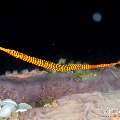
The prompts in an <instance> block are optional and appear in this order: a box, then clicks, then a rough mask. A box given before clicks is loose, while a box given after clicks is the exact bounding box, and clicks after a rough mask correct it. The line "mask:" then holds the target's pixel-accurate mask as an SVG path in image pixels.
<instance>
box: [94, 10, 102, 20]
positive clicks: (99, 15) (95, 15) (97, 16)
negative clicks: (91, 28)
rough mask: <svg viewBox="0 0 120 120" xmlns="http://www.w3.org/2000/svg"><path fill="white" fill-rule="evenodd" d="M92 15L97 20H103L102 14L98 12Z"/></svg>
mask: <svg viewBox="0 0 120 120" xmlns="http://www.w3.org/2000/svg"><path fill="white" fill-rule="evenodd" d="M92 17H93V20H94V21H95V22H100V21H101V20H102V15H101V14H100V13H98V12H97V13H94V14H93V16H92Z"/></svg>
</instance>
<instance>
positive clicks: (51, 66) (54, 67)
mask: <svg viewBox="0 0 120 120" xmlns="http://www.w3.org/2000/svg"><path fill="white" fill-rule="evenodd" d="M0 50H1V51H4V52H6V53H8V54H9V55H11V56H13V57H15V58H18V59H21V60H23V61H26V62H28V63H31V64H34V65H36V66H39V67H43V68H46V69H48V70H52V71H58V72H67V71H75V70H81V69H96V68H108V67H112V66H114V65H116V64H120V62H119V61H118V62H116V63H110V64H98V65H88V64H86V65H82V64H68V65H63V64H56V63H54V62H50V61H46V60H42V59H38V58H35V57H31V56H29V55H26V54H24V53H21V52H18V51H16V50H11V49H6V48H3V47H0Z"/></svg>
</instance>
